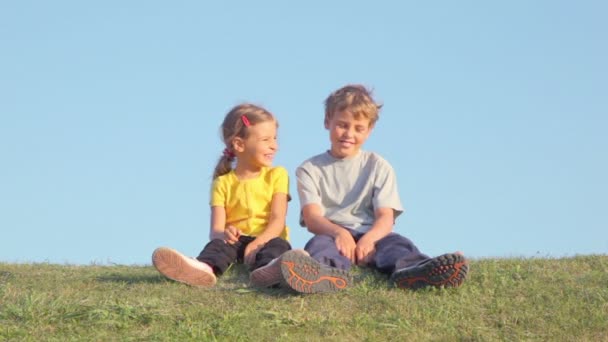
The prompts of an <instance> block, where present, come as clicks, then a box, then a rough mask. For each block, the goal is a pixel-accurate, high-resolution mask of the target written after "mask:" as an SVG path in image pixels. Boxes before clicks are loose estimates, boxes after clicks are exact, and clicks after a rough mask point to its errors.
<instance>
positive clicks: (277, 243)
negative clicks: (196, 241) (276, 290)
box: [196, 235, 291, 275]
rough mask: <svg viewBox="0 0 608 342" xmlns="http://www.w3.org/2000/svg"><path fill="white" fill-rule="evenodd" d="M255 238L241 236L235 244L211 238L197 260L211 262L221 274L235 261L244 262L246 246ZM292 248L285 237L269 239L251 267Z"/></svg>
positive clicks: (217, 273) (216, 271)
mask: <svg viewBox="0 0 608 342" xmlns="http://www.w3.org/2000/svg"><path fill="white" fill-rule="evenodd" d="M253 240H255V237H253V236H244V235H243V236H241V237H239V241H238V242H236V243H235V244H233V245H231V244H228V243H226V242H224V240H220V239H215V240H211V241H210V242H209V243H208V244H207V245H206V246H205V248H203V250H202V251H201V253H200V254H199V255H198V257H196V260H198V261H202V262H204V263H207V264H209V265H210V266H211V267H213V271H214V273H215V274H216V275H221V274H223V273H224V272H226V270H227V269H228V267H229V266H230V265H231V264H232V263H234V262H235V261H238V262H243V255H244V254H245V247H247V245H248V244H249V243H250V242H251V241H253ZM290 249H291V245H290V244H289V242H287V241H286V240H284V239H281V238H278V237H277V238H274V239H272V240H270V241H268V242H267V243H266V245H264V247H262V248H261V249H260V250H259V251H258V252H257V254H256V255H255V263H254V264H253V266H252V267H251V271H253V270H255V269H257V268H260V267H262V266H265V265H266V264H268V263H269V262H270V261H272V259H274V258H278V257H279V256H281V255H282V254H283V253H285V252H287V251H288V250H290Z"/></svg>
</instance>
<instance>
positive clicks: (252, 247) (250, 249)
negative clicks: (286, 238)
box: [243, 239, 264, 266]
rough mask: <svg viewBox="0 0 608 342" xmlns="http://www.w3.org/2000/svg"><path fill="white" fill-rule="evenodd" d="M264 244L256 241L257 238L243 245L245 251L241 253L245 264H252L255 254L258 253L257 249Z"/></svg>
mask: <svg viewBox="0 0 608 342" xmlns="http://www.w3.org/2000/svg"><path fill="white" fill-rule="evenodd" d="M263 246H264V243H262V242H260V241H258V240H257V239H255V240H253V241H251V242H250V243H249V244H248V245H247V247H245V253H244V254H243V259H244V260H243V261H244V262H245V265H247V266H253V264H254V263H255V256H256V255H257V254H258V251H259V250H260V249H261V248H262V247H263Z"/></svg>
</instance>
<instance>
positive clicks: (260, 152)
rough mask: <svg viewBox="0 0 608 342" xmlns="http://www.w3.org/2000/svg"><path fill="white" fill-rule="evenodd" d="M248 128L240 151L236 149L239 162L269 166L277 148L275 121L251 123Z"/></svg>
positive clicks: (254, 165) (255, 165)
mask: <svg viewBox="0 0 608 342" xmlns="http://www.w3.org/2000/svg"><path fill="white" fill-rule="evenodd" d="M248 130H249V136H248V137H247V139H244V140H243V144H242V148H240V151H239V149H237V153H238V154H237V157H238V159H239V162H244V163H246V164H248V165H250V166H253V167H263V166H271V165H272V160H273V159H274V155H275V153H276V152H277V150H278V149H279V145H278V143H277V123H276V121H274V120H272V121H264V122H260V123H257V124H255V125H251V126H250V127H249V128H248ZM239 152H240V153H239Z"/></svg>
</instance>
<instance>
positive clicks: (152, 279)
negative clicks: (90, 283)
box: [96, 274, 167, 284]
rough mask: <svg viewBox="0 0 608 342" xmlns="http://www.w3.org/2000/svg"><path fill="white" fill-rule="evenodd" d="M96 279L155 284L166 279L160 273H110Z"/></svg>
mask: <svg viewBox="0 0 608 342" xmlns="http://www.w3.org/2000/svg"><path fill="white" fill-rule="evenodd" d="M96 280H97V281H100V282H108V283H127V284H141V283H146V284H157V283H162V282H166V281H167V280H166V279H165V278H163V276H161V275H130V276H126V275H124V274H110V275H103V276H99V277H96Z"/></svg>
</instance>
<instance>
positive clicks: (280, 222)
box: [245, 193, 287, 265]
mask: <svg viewBox="0 0 608 342" xmlns="http://www.w3.org/2000/svg"><path fill="white" fill-rule="evenodd" d="M286 216H287V194H284V193H275V194H274V195H272V202H271V203H270V219H269V220H268V225H267V226H266V229H264V231H263V232H262V233H261V234H260V235H258V236H257V237H256V238H255V240H253V241H251V243H249V245H247V248H245V263H246V264H248V265H253V263H254V261H255V254H256V253H257V251H258V250H259V249H260V248H262V247H263V246H264V245H265V244H266V243H267V242H268V241H270V240H272V239H274V238H276V237H279V236H280V235H281V233H282V232H283V229H285V218H286Z"/></svg>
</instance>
